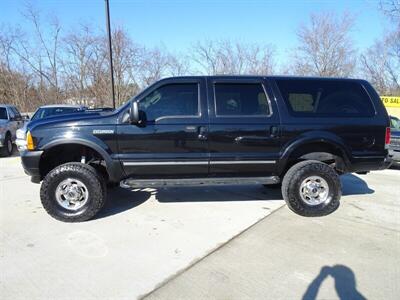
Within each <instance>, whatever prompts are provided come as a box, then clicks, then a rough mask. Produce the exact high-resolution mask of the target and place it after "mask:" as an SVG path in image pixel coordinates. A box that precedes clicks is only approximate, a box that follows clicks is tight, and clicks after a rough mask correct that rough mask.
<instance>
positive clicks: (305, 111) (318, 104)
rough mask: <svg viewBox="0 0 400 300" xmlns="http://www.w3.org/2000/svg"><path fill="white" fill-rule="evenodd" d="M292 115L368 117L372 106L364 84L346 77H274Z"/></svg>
mask: <svg viewBox="0 0 400 300" xmlns="http://www.w3.org/2000/svg"><path fill="white" fill-rule="evenodd" d="M276 83H277V85H278V88H279V90H280V92H281V95H282V97H283V99H284V101H285V102H286V105H287V106H288V108H289V111H290V112H291V114H292V115H294V116H298V117H371V116H373V115H375V108H374V106H373V104H372V101H371V98H370V97H369V95H368V93H367V92H366V91H365V89H364V87H363V86H362V85H361V84H360V83H359V82H356V81H348V80H310V79H305V80H298V79H278V80H276Z"/></svg>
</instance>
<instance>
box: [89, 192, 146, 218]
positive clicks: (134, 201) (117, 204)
mask: <svg viewBox="0 0 400 300" xmlns="http://www.w3.org/2000/svg"><path fill="white" fill-rule="evenodd" d="M152 194H153V192H149V191H145V190H143V189H134V190H129V189H123V188H120V187H117V188H114V189H112V190H109V191H108V192H107V202H106V204H105V206H104V207H103V209H102V210H101V211H100V212H99V213H98V214H97V215H96V217H95V219H101V218H105V217H109V216H112V215H116V214H119V213H121V212H124V211H126V210H129V209H132V208H134V207H136V206H139V205H140V204H142V203H144V202H146V201H147V200H148V199H149V198H150V197H151V195H152Z"/></svg>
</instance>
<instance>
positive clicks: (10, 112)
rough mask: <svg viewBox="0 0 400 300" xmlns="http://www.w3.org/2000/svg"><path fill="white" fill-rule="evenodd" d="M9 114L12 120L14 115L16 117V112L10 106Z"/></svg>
mask: <svg viewBox="0 0 400 300" xmlns="http://www.w3.org/2000/svg"><path fill="white" fill-rule="evenodd" d="M8 115H9V116H10V120H11V119H14V117H15V114H14V112H13V111H12V109H11V108H10V107H9V108H8Z"/></svg>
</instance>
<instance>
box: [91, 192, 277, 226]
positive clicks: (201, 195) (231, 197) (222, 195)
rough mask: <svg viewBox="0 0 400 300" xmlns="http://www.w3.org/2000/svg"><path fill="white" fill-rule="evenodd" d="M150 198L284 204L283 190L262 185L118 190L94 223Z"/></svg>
mask: <svg viewBox="0 0 400 300" xmlns="http://www.w3.org/2000/svg"><path fill="white" fill-rule="evenodd" d="M151 196H155V198H156V200H157V201H158V202H160V203H173V202H227V201H264V200H271V201H273V200H282V194H281V191H280V189H275V188H274V189H272V188H266V187H263V186H259V185H239V186H230V185H228V186H217V187H215V186H194V187H166V188H158V189H153V188H144V189H140V188H135V189H126V188H120V187H117V188H114V189H112V190H109V191H108V194H107V202H106V205H105V206H104V207H103V209H102V210H101V211H100V213H99V214H98V215H97V216H96V217H95V219H101V218H105V217H108V216H112V215H115V214H118V213H121V212H124V211H126V210H129V209H132V208H134V207H136V206H139V205H140V204H142V203H144V202H146V201H147V200H148V199H149V198H150V197H151Z"/></svg>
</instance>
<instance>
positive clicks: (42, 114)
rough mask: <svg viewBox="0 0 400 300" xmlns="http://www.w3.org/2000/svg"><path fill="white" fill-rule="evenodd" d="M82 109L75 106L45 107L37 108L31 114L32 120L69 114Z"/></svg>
mask: <svg viewBox="0 0 400 300" xmlns="http://www.w3.org/2000/svg"><path fill="white" fill-rule="evenodd" d="M78 111H82V110H81V109H80V108H77V107H45V108H39V110H38V111H37V112H36V113H35V114H34V115H33V117H32V120H39V119H43V118H47V117H51V116H55V115H63V114H70V113H74V112H78Z"/></svg>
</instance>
